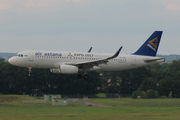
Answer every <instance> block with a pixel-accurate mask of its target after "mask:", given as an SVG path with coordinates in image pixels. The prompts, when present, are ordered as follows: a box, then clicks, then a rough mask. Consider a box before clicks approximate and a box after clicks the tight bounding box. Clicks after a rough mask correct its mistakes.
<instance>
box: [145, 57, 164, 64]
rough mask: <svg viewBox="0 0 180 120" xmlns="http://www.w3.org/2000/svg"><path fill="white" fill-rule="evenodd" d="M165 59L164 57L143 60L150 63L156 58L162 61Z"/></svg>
mask: <svg viewBox="0 0 180 120" xmlns="http://www.w3.org/2000/svg"><path fill="white" fill-rule="evenodd" d="M165 59H166V58H156V59H147V60H144V62H147V63H150V62H156V61H157V60H162V62H164V61H165Z"/></svg>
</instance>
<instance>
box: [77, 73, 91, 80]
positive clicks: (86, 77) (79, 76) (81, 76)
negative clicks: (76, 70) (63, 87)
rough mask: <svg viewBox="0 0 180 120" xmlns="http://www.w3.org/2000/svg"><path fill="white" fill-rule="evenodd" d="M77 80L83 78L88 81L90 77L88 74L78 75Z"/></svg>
mask: <svg viewBox="0 0 180 120" xmlns="http://www.w3.org/2000/svg"><path fill="white" fill-rule="evenodd" d="M77 78H78V79H82V78H83V79H85V80H87V79H88V78H89V76H88V75H87V74H84V75H82V74H78V75H77Z"/></svg>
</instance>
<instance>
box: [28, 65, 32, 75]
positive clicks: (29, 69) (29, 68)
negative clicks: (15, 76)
mask: <svg viewBox="0 0 180 120" xmlns="http://www.w3.org/2000/svg"><path fill="white" fill-rule="evenodd" d="M31 70H32V68H31V67H28V71H29V74H28V76H31Z"/></svg>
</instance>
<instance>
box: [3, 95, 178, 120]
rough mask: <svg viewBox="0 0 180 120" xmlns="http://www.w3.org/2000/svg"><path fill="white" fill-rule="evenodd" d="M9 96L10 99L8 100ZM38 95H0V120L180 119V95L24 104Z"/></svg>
mask: <svg viewBox="0 0 180 120" xmlns="http://www.w3.org/2000/svg"><path fill="white" fill-rule="evenodd" d="M5 99H7V103H5V101H4V100H5ZM22 100H35V98H32V97H28V96H18V95H1V96H0V120H47V119H48V120H56V119H61V120H71V119H73V120H109V119H112V120H120V119H121V120H128V119H135V120H136V119H137V120H151V119H153V120H154V119H155V120H161V119H163V120H179V119H180V99H131V98H120V99H106V98H96V99H89V100H88V101H89V102H92V103H96V104H101V105H106V106H109V107H95V106H91V107H88V105H84V104H83V103H80V102H69V103H68V105H67V106H52V105H51V102H47V103H46V104H23V103H22Z"/></svg>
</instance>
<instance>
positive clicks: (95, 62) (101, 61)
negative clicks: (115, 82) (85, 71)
mask: <svg viewBox="0 0 180 120" xmlns="http://www.w3.org/2000/svg"><path fill="white" fill-rule="evenodd" d="M121 49H122V46H121V47H120V48H119V49H118V51H117V52H116V53H115V54H114V55H113V56H111V57H108V58H102V59H98V60H91V61H84V62H76V63H65V64H67V65H75V66H78V67H79V68H80V69H82V68H92V67H93V66H98V65H100V64H106V63H107V62H109V60H110V59H113V58H116V57H117V56H118V55H119V53H120V51H121Z"/></svg>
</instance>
